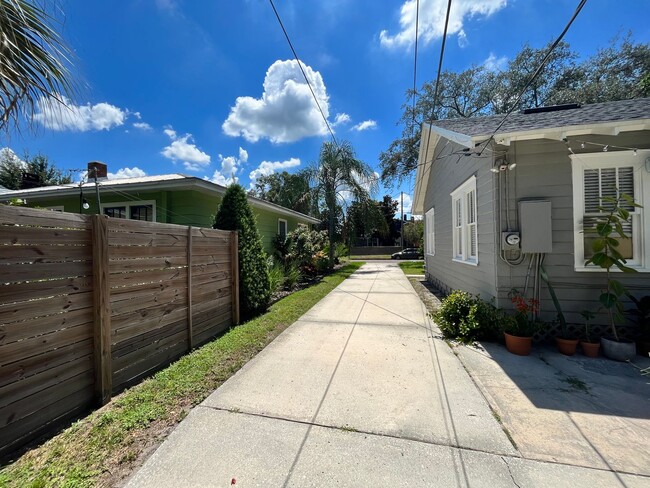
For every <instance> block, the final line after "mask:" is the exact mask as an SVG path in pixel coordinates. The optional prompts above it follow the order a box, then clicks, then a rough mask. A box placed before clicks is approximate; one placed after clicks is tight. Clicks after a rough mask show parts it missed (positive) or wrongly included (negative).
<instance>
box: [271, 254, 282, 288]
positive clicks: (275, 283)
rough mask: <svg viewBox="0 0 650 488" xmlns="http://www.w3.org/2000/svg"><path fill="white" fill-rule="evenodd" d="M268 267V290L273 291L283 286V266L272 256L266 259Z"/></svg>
mask: <svg viewBox="0 0 650 488" xmlns="http://www.w3.org/2000/svg"><path fill="white" fill-rule="evenodd" d="M268 267H269V291H270V292H271V293H275V292H276V291H278V290H279V289H280V288H282V287H283V286H284V282H285V277H284V266H282V264H280V263H276V262H274V261H273V258H269V260H268Z"/></svg>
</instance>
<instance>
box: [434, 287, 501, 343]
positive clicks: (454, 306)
mask: <svg viewBox="0 0 650 488" xmlns="http://www.w3.org/2000/svg"><path fill="white" fill-rule="evenodd" d="M502 317H503V314H502V312H501V311H500V310H499V309H498V308H496V307H495V306H494V305H492V304H491V303H488V302H486V301H484V300H481V299H480V298H479V297H475V296H473V295H470V294H469V293H467V292H464V291H461V290H455V291H454V292H452V293H451V294H450V295H449V296H448V297H446V298H445V299H444V300H443V301H442V304H441V305H440V308H439V309H438V310H437V311H436V312H435V314H434V316H433V318H434V320H435V322H436V324H438V326H439V327H440V330H441V331H442V333H443V334H444V335H445V337H449V338H453V339H458V340H460V341H463V342H472V341H476V340H484V339H494V338H495V337H496V335H497V331H498V330H499V325H500V322H501V320H502Z"/></svg>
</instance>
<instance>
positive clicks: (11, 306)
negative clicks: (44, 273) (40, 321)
mask: <svg viewBox="0 0 650 488" xmlns="http://www.w3.org/2000/svg"><path fill="white" fill-rule="evenodd" d="M92 306H93V294H92V292H86V293H76V294H74V295H58V296H54V297H51V298H44V299H43V300H31V301H26V302H18V303H4V304H2V305H0V324H2V325H5V326H6V325H7V324H10V323H12V322H18V321H22V320H24V317H30V316H32V317H34V316H36V317H43V316H46V315H55V314H58V313H61V312H65V311H72V310H80V309H83V308H87V309H92ZM0 342H2V341H1V339H0Z"/></svg>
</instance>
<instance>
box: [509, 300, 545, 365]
mask: <svg viewBox="0 0 650 488" xmlns="http://www.w3.org/2000/svg"><path fill="white" fill-rule="evenodd" d="M508 296H509V297H510V300H511V301H512V303H513V304H514V306H515V310H516V312H515V315H514V316H512V317H506V318H505V319H504V324H503V335H504V337H505V341H506V349H508V351H510V352H511V353H512V354H517V355H518V356H528V355H529V354H530V350H531V348H532V344H533V336H534V335H535V332H537V331H538V330H539V322H538V321H537V318H536V316H537V313H538V312H539V302H538V301H537V300H535V299H533V298H529V299H526V298H525V297H524V296H522V295H521V294H520V293H519V292H518V291H517V290H514V289H513V290H512V291H511V292H510V293H509V294H508Z"/></svg>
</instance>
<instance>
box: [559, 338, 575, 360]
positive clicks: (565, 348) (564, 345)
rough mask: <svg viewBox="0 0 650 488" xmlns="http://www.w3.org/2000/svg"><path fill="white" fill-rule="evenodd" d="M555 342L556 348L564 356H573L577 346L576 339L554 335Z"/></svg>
mask: <svg viewBox="0 0 650 488" xmlns="http://www.w3.org/2000/svg"><path fill="white" fill-rule="evenodd" d="M555 343H556V344H557V350H558V351H560V352H561V353H562V354H564V355H565V356H573V355H574V354H575V353H576V348H577V347H578V339H563V338H561V337H556V338H555Z"/></svg>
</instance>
